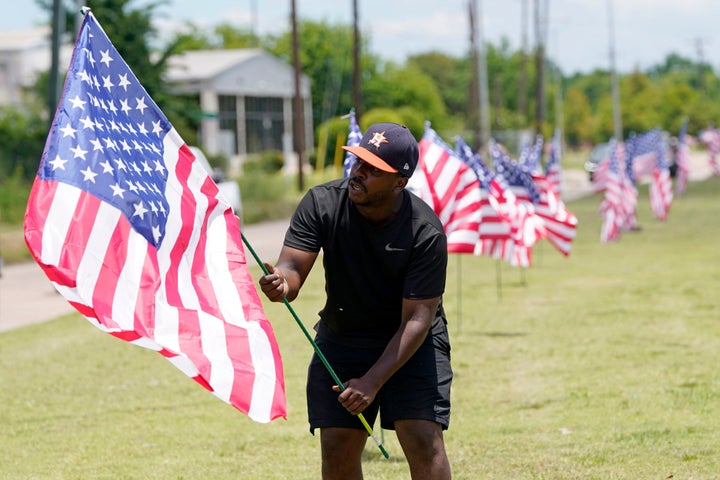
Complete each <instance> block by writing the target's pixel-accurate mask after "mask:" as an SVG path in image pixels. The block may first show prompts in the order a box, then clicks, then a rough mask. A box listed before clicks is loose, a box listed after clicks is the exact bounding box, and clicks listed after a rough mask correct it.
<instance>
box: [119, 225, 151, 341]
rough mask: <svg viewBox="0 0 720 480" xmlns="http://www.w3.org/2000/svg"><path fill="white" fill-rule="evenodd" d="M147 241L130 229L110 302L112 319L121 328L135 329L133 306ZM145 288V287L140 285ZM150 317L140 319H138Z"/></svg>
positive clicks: (137, 292)
mask: <svg viewBox="0 0 720 480" xmlns="http://www.w3.org/2000/svg"><path fill="white" fill-rule="evenodd" d="M147 249H148V242H147V240H145V237H143V236H142V235H140V234H139V233H137V232H136V231H135V230H133V229H130V235H129V237H128V243H127V254H126V258H125V259H124V262H123V268H122V270H121V272H120V275H119V278H118V285H117V288H116V290H115V297H114V298H113V304H112V316H113V320H114V321H115V322H116V323H117V324H118V325H120V327H121V328H122V329H123V330H135V308H136V306H137V301H138V300H137V299H138V296H139V292H140V288H141V286H140V279H141V276H142V271H143V266H144V265H145V260H146V259H147ZM142 288H147V287H142ZM143 320H145V321H147V320H150V319H144V318H143V319H140V321H143Z"/></svg>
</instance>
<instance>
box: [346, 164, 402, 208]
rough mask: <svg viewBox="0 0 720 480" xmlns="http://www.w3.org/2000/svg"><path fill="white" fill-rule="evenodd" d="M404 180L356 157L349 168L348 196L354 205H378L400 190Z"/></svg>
mask: <svg viewBox="0 0 720 480" xmlns="http://www.w3.org/2000/svg"><path fill="white" fill-rule="evenodd" d="M404 181H405V180H404V179H403V177H401V176H400V175H399V174H397V173H391V172H383V171H382V170H380V169H378V168H376V167H373V166H372V165H370V164H369V163H367V162H364V161H363V160H361V159H359V158H358V159H356V160H355V164H354V165H353V167H352V169H351V170H350V182H349V185H348V197H349V198H350V200H351V201H352V202H353V203H354V204H355V205H361V206H373V205H380V204H382V203H384V202H387V201H388V200H390V199H392V198H393V197H394V196H395V193H397V192H399V191H400V190H402V187H403V185H402V183H403V182H404ZM398 187H400V188H399V189H398ZM394 189H395V190H394Z"/></svg>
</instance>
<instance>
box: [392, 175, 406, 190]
mask: <svg viewBox="0 0 720 480" xmlns="http://www.w3.org/2000/svg"><path fill="white" fill-rule="evenodd" d="M408 180H409V178H407V177H401V176H398V179H397V182H395V187H393V191H394V192H402V190H403V189H404V188H405V186H407V183H408Z"/></svg>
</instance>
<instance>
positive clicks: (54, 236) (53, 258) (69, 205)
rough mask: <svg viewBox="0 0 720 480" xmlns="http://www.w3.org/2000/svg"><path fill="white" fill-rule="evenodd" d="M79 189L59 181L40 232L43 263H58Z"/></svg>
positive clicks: (78, 195)
mask: <svg viewBox="0 0 720 480" xmlns="http://www.w3.org/2000/svg"><path fill="white" fill-rule="evenodd" d="M80 193H81V190H80V189H79V188H75V187H72V186H70V185H68V184H66V183H59V184H58V186H57V190H56V191H55V195H54V196H53V200H52V204H51V205H50V210H49V211H48V214H47V218H46V220H45V224H44V225H43V233H42V247H41V248H42V253H41V254H40V259H41V260H42V262H43V263H44V264H45V265H53V266H57V265H58V264H59V263H60V256H61V255H62V251H63V247H64V246H65V238H67V232H68V230H69V228H70V224H71V223H72V220H73V216H74V214H75V207H76V206H77V203H78V201H79V199H80Z"/></svg>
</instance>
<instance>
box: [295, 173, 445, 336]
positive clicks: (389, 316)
mask: <svg viewBox="0 0 720 480" xmlns="http://www.w3.org/2000/svg"><path fill="white" fill-rule="evenodd" d="M347 188H348V181H347V179H341V180H335V181H332V182H328V183H325V184H323V185H318V186H316V187H313V188H312V189H311V190H310V191H308V193H307V194H306V195H305V196H304V197H303V199H302V200H301V201H300V204H299V205H298V208H297V210H296V211H295V214H294V215H293V217H292V220H291V222H290V228H289V229H288V231H287V233H286V235H285V245H288V246H290V247H293V248H297V249H299V250H303V251H308V252H319V251H320V250H321V249H322V251H323V266H324V268H325V291H326V294H327V300H326V303H325V307H324V308H323V309H322V310H321V311H320V319H321V321H320V322H319V324H318V326H317V327H316V328H317V329H318V332H319V333H320V334H321V335H322V334H325V335H326V336H332V337H334V338H336V339H337V340H338V341H347V342H351V343H353V344H356V345H357V344H368V345H371V344H374V345H377V344H382V343H386V342H387V341H388V340H389V339H390V337H392V335H393V334H394V333H395V332H396V331H397V329H398V327H399V326H400V317H401V312H402V299H403V298H407V299H414V300H420V299H425V298H433V297H439V296H441V295H442V294H443V292H444V290H445V275H446V267H447V238H446V237H445V233H444V231H443V228H442V224H441V223H440V220H439V219H438V218H437V216H436V215H435V212H433V211H432V209H431V208H430V207H429V206H428V205H427V204H426V203H425V202H423V201H422V200H421V199H420V198H418V197H417V196H415V195H414V194H412V193H411V192H409V191H407V190H405V191H403V203H402V207H401V208H400V211H399V212H398V215H397V216H396V217H395V218H394V219H393V220H392V221H391V222H390V223H388V224H386V225H383V226H376V225H374V224H372V223H371V222H368V221H367V220H366V219H365V218H363V217H362V215H360V213H359V212H358V211H357V209H356V207H355V206H354V205H353V203H352V202H351V201H350V200H349V199H348V195H347ZM444 317H445V314H444V312H443V308H442V302H441V304H440V306H439V307H438V311H437V314H436V318H435V320H434V323H433V325H434V326H435V325H436V324H437V323H438V322H445V318H444ZM327 329H329V330H330V331H327Z"/></svg>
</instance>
